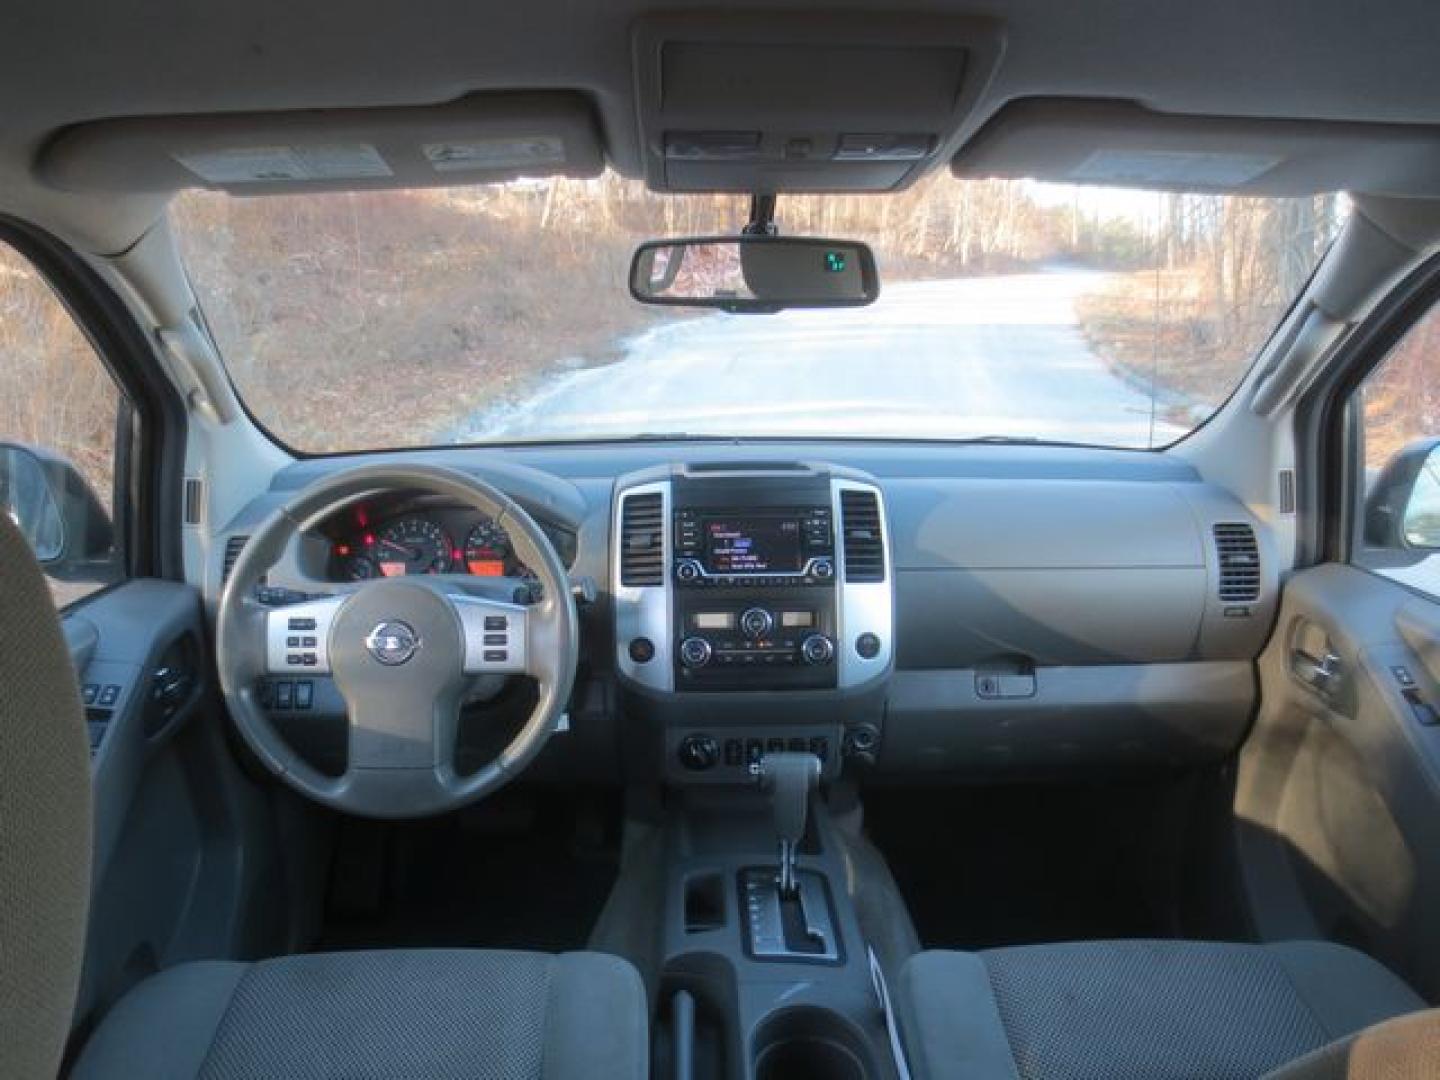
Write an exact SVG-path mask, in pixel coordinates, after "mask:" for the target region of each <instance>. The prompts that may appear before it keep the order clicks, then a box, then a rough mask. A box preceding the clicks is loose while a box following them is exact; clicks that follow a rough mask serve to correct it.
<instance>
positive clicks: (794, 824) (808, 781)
mask: <svg viewBox="0 0 1440 1080" xmlns="http://www.w3.org/2000/svg"><path fill="white" fill-rule="evenodd" d="M757 774H758V776H759V778H760V788H761V790H762V791H764V792H766V794H768V795H769V796H770V806H771V808H772V809H773V810H774V812H775V832H776V834H777V835H778V836H779V838H780V873H779V875H778V877H777V885H778V886H779V889H780V896H781V898H782V899H785V900H791V899H794V898H795V897H796V896H797V895H798V889H797V887H796V884H795V853H796V851H797V849H798V848H799V846H800V840H801V838H802V837H803V836H804V835H805V818H806V816H807V815H808V814H809V812H810V793H811V792H812V791H814V790H815V787H816V785H817V784H818V783H819V782H820V759H819V758H818V757H816V756H815V755H814V754H799V753H777V754H766V755H765V756H764V757H762V758H761V759H760V764H759V769H758V770H757Z"/></svg>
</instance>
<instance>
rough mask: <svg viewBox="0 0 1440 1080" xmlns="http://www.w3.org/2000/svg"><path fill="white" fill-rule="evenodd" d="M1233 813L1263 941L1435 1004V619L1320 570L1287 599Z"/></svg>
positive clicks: (1438, 761)
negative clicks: (1371, 972) (1334, 953)
mask: <svg viewBox="0 0 1440 1080" xmlns="http://www.w3.org/2000/svg"><path fill="white" fill-rule="evenodd" d="M1260 683H1261V708H1260V712H1259V715H1258V716H1257V719H1256V725H1255V730H1254V731H1253V733H1252V735H1251V737H1250V739H1249V740H1248V741H1247V743H1246V745H1245V747H1244V749H1243V751H1242V752H1241V756H1240V768H1239V778H1238V788H1237V794H1236V813H1237V818H1238V827H1239V836H1238V843H1239V851H1240V858H1241V866H1242V869H1243V878H1244V884H1245V889H1246V894H1247V899H1248V901H1249V906H1250V913H1251V915H1252V917H1253V918H1254V921H1255V924H1256V925H1255V929H1256V932H1257V934H1258V935H1259V936H1260V937H1261V938H1262V939H1265V940H1271V939H1282V938H1291V937H1328V938H1333V939H1335V940H1338V941H1343V942H1347V943H1350V944H1354V945H1356V946H1358V947H1360V948H1362V949H1365V950H1366V951H1369V952H1370V953H1372V954H1373V955H1375V956H1376V957H1378V958H1379V959H1381V960H1382V961H1384V962H1385V963H1386V964H1387V965H1389V966H1390V967H1391V968H1392V969H1394V970H1395V971H1397V972H1399V973H1400V974H1402V975H1403V976H1405V977H1406V978H1407V979H1409V980H1410V982H1411V983H1412V985H1414V986H1415V988H1416V989H1417V990H1419V991H1420V992H1421V993H1422V994H1424V995H1426V996H1427V997H1428V998H1430V999H1431V1000H1435V999H1436V998H1437V997H1440V908H1437V903H1440V725H1437V724H1436V723H1435V722H1434V721H1435V720H1437V719H1440V713H1435V712H1432V711H1431V710H1432V709H1440V604H1437V603H1435V602H1433V601H1430V600H1427V599H1424V598H1422V597H1419V596H1417V595H1416V594H1415V593H1413V592H1411V591H1409V590H1408V589H1406V588H1404V587H1403V586H1400V585H1398V584H1395V583H1394V582H1391V581H1388V580H1386V579H1384V578H1381V577H1378V576H1376V575H1374V574H1372V573H1369V572H1367V571H1364V570H1359V569H1356V568H1353V567H1349V566H1342V565H1333V564H1332V565H1326V566H1320V567H1316V568H1314V569H1312V570H1307V571H1304V572H1302V573H1299V574H1297V575H1295V576H1294V577H1293V578H1291V579H1290V581H1289V582H1288V583H1287V584H1286V587H1285V592H1284V598H1283V602H1282V604H1281V610H1280V617H1279V621H1278V622H1277V624H1276V628H1275V633H1274V634H1273V635H1272V637H1271V641H1270V644H1269V645H1268V646H1267V648H1266V650H1265V653H1264V655H1263V656H1262V657H1261V662H1260Z"/></svg>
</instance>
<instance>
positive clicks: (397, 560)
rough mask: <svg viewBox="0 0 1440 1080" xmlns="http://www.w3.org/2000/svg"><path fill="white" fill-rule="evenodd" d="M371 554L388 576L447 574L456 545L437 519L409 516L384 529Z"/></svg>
mask: <svg viewBox="0 0 1440 1080" xmlns="http://www.w3.org/2000/svg"><path fill="white" fill-rule="evenodd" d="M370 557H371V558H372V559H374V560H375V565H377V566H378V567H379V568H380V573H382V574H383V575H385V576H386V577H402V576H404V575H406V574H443V573H445V572H446V571H447V570H449V569H450V564H451V560H452V549H451V544H450V538H449V537H448V536H446V535H445V530H444V529H442V528H440V526H439V525H437V524H435V522H433V521H429V520H427V519H425V518H420V517H408V518H401V519H400V520H399V521H395V522H392V523H390V524H389V525H387V526H385V528H383V529H381V530H380V532H379V533H378V534H377V535H376V537H375V545H374V547H373V548H372V549H371V551H370Z"/></svg>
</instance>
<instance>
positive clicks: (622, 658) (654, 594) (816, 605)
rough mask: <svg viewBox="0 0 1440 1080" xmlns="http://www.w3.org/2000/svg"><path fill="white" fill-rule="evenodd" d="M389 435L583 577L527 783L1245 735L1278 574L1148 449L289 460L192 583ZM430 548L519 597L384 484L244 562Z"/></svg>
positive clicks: (1144, 751)
mask: <svg viewBox="0 0 1440 1080" xmlns="http://www.w3.org/2000/svg"><path fill="white" fill-rule="evenodd" d="M801 452H803V454H804V456H803V457H802V456H799V455H800V453H801ZM396 460H406V461H411V462H430V463H436V464H443V465H446V466H448V467H452V468H456V469H460V470H464V471H469V472H472V473H473V474H475V475H477V476H480V477H482V478H483V479H485V480H487V481H489V482H490V483H491V484H493V485H495V486H496V487H498V488H500V489H501V490H502V491H504V492H505V493H506V494H507V495H508V496H509V497H511V498H512V499H514V500H515V501H516V502H518V503H520V504H521V505H522V506H524V507H525V509H526V510H527V511H528V512H529V513H530V514H531V516H532V517H533V518H534V519H535V520H536V521H537V522H538V523H539V524H540V525H541V527H542V528H543V529H544V530H545V532H546V534H547V536H549V537H550V539H551V541H552V542H553V543H554V545H555V547H556V550H557V552H558V554H559V555H560V557H561V560H562V561H563V562H564V564H565V565H566V567H567V568H568V569H569V570H570V573H571V577H572V580H574V581H576V582H577V583H582V582H584V583H588V584H589V585H590V586H592V587H587V588H582V589H581V592H582V593H584V594H585V598H586V602H585V603H583V604H582V606H581V612H580V617H581V654H582V655H581V663H580V672H579V675H578V677H577V683H576V691H575V696H574V697H573V699H572V701H571V705H570V712H569V724H570V727H569V730H568V731H567V732H566V734H565V735H564V736H563V737H559V738H556V739H553V740H552V741H551V744H550V746H549V747H547V749H546V751H545V752H544V755H543V758H542V761H541V762H540V763H539V766H538V771H536V772H534V773H533V775H534V776H535V778H536V779H543V778H544V777H545V776H546V775H547V770H548V775H553V776H554V777H555V778H556V779H557V780H562V781H564V782H577V781H585V782H600V783H615V782H620V783H628V782H632V781H647V780H649V781H653V780H659V781H661V782H664V783H670V784H708V783H740V782H748V780H749V765H750V763H751V762H752V761H753V759H754V757H755V756H756V755H758V754H760V753H763V752H767V751H770V750H774V749H777V748H785V749H799V748H804V749H806V750H808V751H810V752H813V753H816V754H817V755H819V756H821V757H822V758H823V759H824V761H825V769H826V775H827V776H829V777H831V778H834V777H836V776H838V775H841V774H845V775H854V776H856V777H858V778H861V779H866V780H869V781H870V782H886V781H892V780H896V779H903V778H913V777H916V776H923V775H944V776H952V777H953V776H974V777H978V778H983V779H995V778H998V777H1005V776H1030V775H1039V774H1044V775H1050V774H1054V773H1060V774H1073V773H1080V774H1082V775H1083V774H1088V773H1089V772H1090V771H1091V770H1095V769H1102V770H1114V769H1119V770H1124V771H1134V770H1140V771H1144V770H1150V769H1170V768H1173V767H1175V766H1176V765H1180V764H1184V763H1187V762H1194V761H1197V760H1199V761H1208V760H1215V759H1217V758H1219V757H1221V756H1223V755H1225V754H1228V753H1231V752H1233V751H1234V749H1235V748H1236V747H1237V746H1238V745H1239V743H1240V741H1241V740H1242V739H1243V737H1244V733H1245V731H1246V729H1247V726H1248V723H1249V717H1250V715H1251V710H1252V709H1253V707H1254V704H1255V679H1254V662H1255V658H1256V656H1258V655H1259V652H1260V650H1261V649H1262V648H1263V646H1264V643H1265V641H1266V640H1267V639H1268V636H1269V634H1270V631H1271V629H1272V627H1273V623H1274V618H1275V611H1276V606H1277V598H1278V595H1279V565H1280V564H1279V560H1278V559H1277V558H1276V556H1275V554H1274V551H1273V549H1272V546H1271V539H1270V532H1269V529H1268V528H1267V526H1266V525H1265V524H1264V523H1262V522H1261V521H1259V520H1258V519H1257V518H1256V517H1255V516H1254V515H1253V514H1251V513H1250V512H1249V511H1248V510H1247V509H1246V507H1244V506H1243V505H1242V504H1241V503H1239V502H1238V501H1237V500H1236V499H1235V498H1234V497H1233V496H1232V495H1230V494H1229V493H1228V492H1227V491H1225V490H1224V489H1223V488H1220V487H1218V486H1216V485H1214V484H1211V483H1208V482H1206V481H1205V480H1204V479H1203V478H1202V477H1201V476H1200V475H1199V474H1198V473H1197V472H1196V471H1195V470H1194V469H1193V467H1191V466H1190V465H1188V464H1187V463H1185V462H1183V461H1179V460H1177V459H1176V458H1174V457H1173V456H1170V455H1165V454H1135V453H1123V452H1110V451H1100V450H1085V449H1072V448H1059V447H1022V446H1007V447H998V446H996V447H991V446H964V447H936V446H901V445H896V446H883V445H873V446H872V445H858V444H854V443H850V444H845V443H820V442H817V443H813V444H812V443H805V444H803V445H797V444H794V443H783V442H776V443H741V442H736V443H715V444H701V443H693V442H692V443H684V442H676V443H665V442H659V443H655V444H648V443H647V444H641V443H636V444H609V445H607V444H593V445H585V446H565V445H553V446H536V447H510V448H496V449H486V448H456V449H447V450H432V451H407V452H398V453H391V454H383V455H381V454H376V455H359V456H352V457H346V458H335V459H323V458H316V459H309V460H306V461H302V462H297V463H295V464H294V465H291V466H288V467H286V468H285V469H282V470H281V471H280V472H279V473H277V474H276V475H275V476H274V478H273V479H272V481H271V484H270V487H269V489H268V490H266V491H264V492H263V493H262V494H261V495H259V496H258V497H256V498H254V499H253V500H251V501H250V502H249V503H248V504H246V505H245V506H243V507H241V508H240V509H239V510H238V512H236V513H235V514H234V515H233V516H232V517H231V518H230V519H229V520H228V521H226V522H225V524H224V525H223V526H222V527H221V528H220V529H219V530H218V531H217V534H216V536H215V543H214V544H213V545H212V546H211V547H210V549H209V553H208V555H207V556H206V558H207V560H208V561H207V563H206V567H207V569H206V571H205V579H206V598H207V602H208V603H210V604H211V605H212V606H213V605H214V604H215V603H216V601H217V599H218V596H219V591H220V588H221V586H222V584H223V581H224V566H225V564H226V561H227V560H233V558H234V556H235V551H236V550H238V547H239V546H240V545H243V543H244V541H245V538H246V535H247V534H248V533H250V532H251V531H253V530H254V529H255V528H256V527H257V526H258V524H259V522H260V521H262V520H263V519H264V517H265V516H266V515H267V514H268V513H270V512H272V511H273V510H274V508H275V507H277V506H279V505H280V504H281V503H283V502H284V501H285V500H286V499H288V498H290V497H291V496H292V495H293V494H294V493H295V492H296V491H298V490H300V489H302V488H303V487H305V486H306V485H308V484H309V483H311V482H313V481H315V480H317V479H319V478H321V477H323V476H327V475H330V474H332V473H335V472H339V471H342V470H344V469H347V468H350V467H353V466H355V465H364V464H372V463H382V462H394V461H396ZM430 573H451V574H454V573H461V574H469V575H473V576H477V577H478V578H493V579H494V580H495V583H496V586H497V587H499V588H502V589H504V590H506V591H509V590H510V589H511V587H512V586H513V587H515V588H516V595H517V596H518V595H519V594H520V590H519V588H518V587H519V586H522V585H524V584H525V583H526V581H527V579H528V577H529V570H528V568H527V567H525V566H524V565H523V564H522V563H521V562H520V561H519V560H517V559H516V558H515V556H514V552H513V549H512V547H511V545H510V542H509V537H508V536H506V535H505V533H504V530H503V528H501V527H500V526H499V525H497V523H496V522H494V521H492V520H490V519H488V518H487V517H486V516H485V515H483V514H481V513H479V512H477V511H475V510H473V509H469V508H466V507H462V506H456V505H453V504H447V503H445V502H443V501H441V500H436V499H434V498H433V497H432V498H420V497H417V496H416V495H414V493H409V494H407V493H405V492H386V493H378V494H376V495H374V496H372V497H368V498H366V499H365V500H362V501H361V502H358V503H355V504H352V505H351V506H350V507H348V508H346V509H345V510H344V511H342V512H340V513H337V514H335V515H332V516H331V517H330V518H329V519H327V520H325V521H322V522H320V523H318V524H317V525H315V526H314V527H312V528H311V529H310V530H308V532H307V533H306V534H304V535H302V536H301V537H300V538H299V539H298V540H297V541H296V543H295V544H294V545H293V550H290V551H287V552H285V553H284V554H283V555H282V557H281V559H280V560H279V561H278V562H277V564H276V565H275V567H274V568H273V569H272V572H271V574H270V576H269V585H270V586H271V587H272V594H273V595H278V596H279V597H280V602H285V600H286V599H287V598H288V599H291V600H292V601H293V599H294V598H295V597H297V596H301V597H303V596H304V595H314V594H317V593H324V592H326V591H327V589H328V590H333V589H335V588H336V585H337V583H341V582H350V581H354V580H357V579H358V580H363V579H365V578H367V577H377V576H385V575H391V576H394V575H400V574H407V575H408V574H430ZM477 587H486V586H480V585H479V583H478V582H477ZM511 682H512V683H514V682H523V680H518V679H515V678H513V677H512V678H511ZM488 692H489V693H490V694H491V698H492V700H493V701H495V702H497V703H503V702H504V701H505V700H506V698H507V695H512V696H513V695H522V688H515V689H513V690H507V689H505V688H503V687H501V686H498V685H497V686H495V687H492V688H490V690H489V691H488ZM321 696H322V690H321V688H320V687H318V686H317V687H316V688H315V698H314V700H315V701H316V702H317V703H318V702H319V701H320V700H321ZM516 700H517V701H519V700H520V698H519V697H516ZM317 709H318V704H317ZM277 722H280V723H293V724H295V725H298V726H300V727H302V728H304V729H305V730H308V731H312V732H313V731H316V730H318V729H319V728H320V727H321V725H320V724H319V723H318V720H317V718H314V717H306V716H304V715H293V716H281V717H280V719H279V721H277ZM478 727H479V728H483V727H484V725H483V724H482V725H478ZM337 738H339V739H340V740H341V745H342V748H343V728H342V730H341V731H340V732H339V735H338V736H337ZM529 775H531V774H527V777H528V776H529Z"/></svg>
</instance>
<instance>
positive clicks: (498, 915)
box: [316, 799, 619, 952]
mask: <svg viewBox="0 0 1440 1080" xmlns="http://www.w3.org/2000/svg"><path fill="white" fill-rule="evenodd" d="M618 817H619V809H618V806H612V805H611V804H610V803H609V802H608V801H607V800H603V799H596V800H586V801H582V802H579V803H572V802H569V801H566V800H539V801H538V802H537V804H535V805H517V804H514V803H511V804H509V805H494V806H492V805H489V804H486V805H484V806H482V807H481V808H478V809H477V810H476V811H473V812H467V813H465V814H459V815H451V816H449V817H445V818H440V819H435V820H431V821H421V822H385V823H374V822H357V821H347V822H345V823H344V824H343V825H342V826H341V835H340V837H339V839H338V841H337V846H336V854H335V867H334V871H333V873H332V876H331V884H330V889H329V897H328V901H327V905H326V919H325V925H324V928H323V931H322V934H321V938H320V941H319V942H318V943H317V946H316V947H317V949H320V950H326V949H366V948H407V947H408V948H440V947H450V948H496V949H499V948H505V949H533V950H538V951H543V952H562V951H564V950H567V949H580V948H584V947H585V944H586V941H587V940H588V938H589V935H590V930H591V928H592V927H593V926H594V924H595V920H596V918H597V917H598V916H599V914H600V909H601V908H602V907H603V906H604V903H605V900H606V898H607V897H608V896H609V894H610V889H611V886H612V885H613V884H614V882H615V876H616V873H617V871H618V867H619V854H618V844H617V843H616V839H617V836H618Z"/></svg>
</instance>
